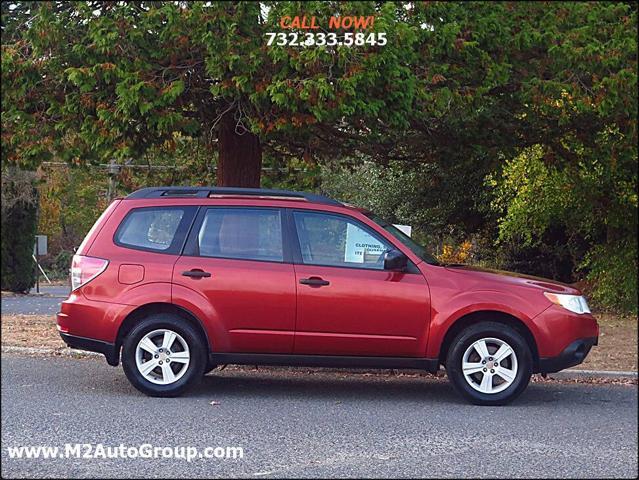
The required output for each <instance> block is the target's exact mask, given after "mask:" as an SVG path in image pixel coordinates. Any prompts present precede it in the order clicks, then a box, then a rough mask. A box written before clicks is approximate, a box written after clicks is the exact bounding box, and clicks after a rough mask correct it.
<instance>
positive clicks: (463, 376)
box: [446, 322, 532, 405]
mask: <svg viewBox="0 0 639 480" xmlns="http://www.w3.org/2000/svg"><path fill="white" fill-rule="evenodd" d="M446 373H447V375H448V378H449V379H450V380H451V382H452V383H453V386H454V387H455V389H456V390H457V391H458V392H459V393H461V394H462V395H463V396H464V397H465V398H467V399H468V400H470V401H471V402H472V403H474V404H476V405H504V404H507V403H509V402H511V401H513V400H514V399H515V398H517V397H518V396H519V395H520V394H521V393H522V392H523V391H524V390H525V389H526V386H527V385H528V382H529V381H530V376H531V375H532V354H531V352H530V347H529V346H528V344H527V342H526V340H525V339H524V338H523V337H522V335H521V334H520V333H519V332H518V331H517V330H515V329H514V328H512V327H509V326H508V325H504V324H502V323H497V322H481V323H478V324H475V325H471V326H470V327H468V328H466V329H465V330H463V331H462V332H461V333H459V334H458V335H457V337H456V338H455V339H454V340H453V342H452V343H451V346H450V348H449V350H448V355H447V357H446Z"/></svg>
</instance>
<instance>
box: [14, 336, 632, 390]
mask: <svg viewBox="0 0 639 480" xmlns="http://www.w3.org/2000/svg"><path fill="white" fill-rule="evenodd" d="M2 353H22V354H27V355H54V356H59V357H69V358H82V357H94V358H99V357H102V354H100V353H96V352H87V351H84V350H74V349H71V348H68V347H60V348H42V347H19V346H12V345H3V346H2ZM242 367H243V368H254V367H252V366H250V365H244V366H242ZM259 369H263V370H295V371H306V372H308V373H314V372H323V373H354V374H373V375H384V374H389V373H392V374H394V375H398V374H407V375H426V376H434V377H443V376H445V373H444V369H441V370H439V372H437V373H436V374H430V373H428V372H422V371H420V370H401V369H365V368H352V369H346V368H344V369H339V368H315V367H287V366H281V367H280V366H267V365H260V366H259ZM536 375H539V374H536ZM548 379H551V380H582V381H583V380H588V379H603V380H637V372H624V371H620V372H615V371H610V370H577V369H574V368H571V369H568V370H563V371H561V372H557V373H549V374H548Z"/></svg>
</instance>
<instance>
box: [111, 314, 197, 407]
mask: <svg viewBox="0 0 639 480" xmlns="http://www.w3.org/2000/svg"><path fill="white" fill-rule="evenodd" d="M169 332H170V333H169ZM167 333H168V335H167ZM172 335H175V337H172ZM171 339H172V342H171V344H170V349H169V350H168V352H169V353H168V354H167V351H166V349H165V348H162V347H163V346H164V345H163V342H168V341H171ZM149 341H150V342H151V343H148V342H149ZM142 342H143V343H142ZM142 345H144V347H142ZM153 348H155V349H156V350H155V352H154V353H151V350H153ZM160 349H162V352H160ZM206 353H207V349H206V346H205V342H204V341H203V339H202V338H201V336H200V334H199V332H198V331H197V330H196V329H195V328H194V327H193V326H192V325H191V324H189V323H188V322H187V321H185V320H184V319H182V318H181V317H179V316H177V315H173V314H168V313H159V314H154V315H150V316H148V317H146V318H144V319H143V320H141V321H140V323H138V324H137V325H136V326H135V327H134V328H133V330H131V332H129V334H128V335H127V336H126V338H125V340H124V344H123V346H122V367H123V369H124V373H125V374H126V376H127V378H128V379H129V381H130V382H131V384H132V385H133V386H134V387H135V388H137V389H138V390H139V391H141V392H142V393H145V394H146V395H149V396H152V397H175V396H178V395H180V394H182V393H183V392H184V391H185V390H187V389H188V388H189V387H192V386H193V385H194V384H195V383H197V382H198V381H199V380H200V379H201V378H202V376H203V375H204V369H205V367H206V365H207V354H206ZM155 355H157V357H155ZM167 360H168V362H167ZM147 362H152V363H148V365H149V367H153V368H151V369H150V370H149V372H148V373H146V374H145V373H143V371H142V370H141V369H144V367H143V366H144V365H145V364H147ZM160 363H161V364H162V365H160ZM169 369H170V371H169Z"/></svg>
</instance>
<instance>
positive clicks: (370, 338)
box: [291, 210, 430, 357]
mask: <svg viewBox="0 0 639 480" xmlns="http://www.w3.org/2000/svg"><path fill="white" fill-rule="evenodd" d="M291 223H292V224H293V226H294V228H292V230H293V231H294V233H296V235H297V242H293V243H297V245H296V246H297V247H299V250H298V251H297V253H296V256H297V260H296V263H295V277H296V281H297V323H296V332H295V346H294V352H295V353H296V354H318V355H364V356H399V357H413V356H423V355H424V352H425V347H426V340H427V327H428V321H429V309H430V301H429V291H428V286H427V283H426V280H425V279H424V277H423V276H422V274H421V273H419V270H418V269H417V268H416V267H415V266H414V265H412V267H413V268H410V269H409V271H406V272H391V271H386V270H384V265H383V257H384V255H383V254H384V252H385V250H387V249H389V248H397V247H395V246H394V245H391V244H390V242H389V241H387V240H385V239H384V237H382V236H381V235H379V234H377V232H374V231H373V230H372V229H371V228H370V227H368V226H366V225H364V224H363V223H362V222H360V221H359V220H357V219H355V218H353V217H349V216H345V215H341V214H333V213H328V212H319V211H312V210H295V211H293V212H292V213H291ZM413 272H415V273H413Z"/></svg>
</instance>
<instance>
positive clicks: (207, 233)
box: [196, 208, 284, 262]
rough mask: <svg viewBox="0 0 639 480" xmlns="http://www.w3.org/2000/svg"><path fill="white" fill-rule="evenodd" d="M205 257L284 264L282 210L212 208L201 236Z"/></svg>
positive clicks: (200, 248)
mask: <svg viewBox="0 0 639 480" xmlns="http://www.w3.org/2000/svg"><path fill="white" fill-rule="evenodd" d="M196 240H197V251H198V253H199V255H200V256H203V257H218V258H233V259H239V260H263V261H270V262H282V261H283V260H284V253H283V247H282V219H281V214H280V211H279V210H275V209H265V208H255V209H251V208H209V209H207V210H206V213H205V215H204V218H203V220H202V226H201V228H200V231H199V232H198V235H197V239H196Z"/></svg>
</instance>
